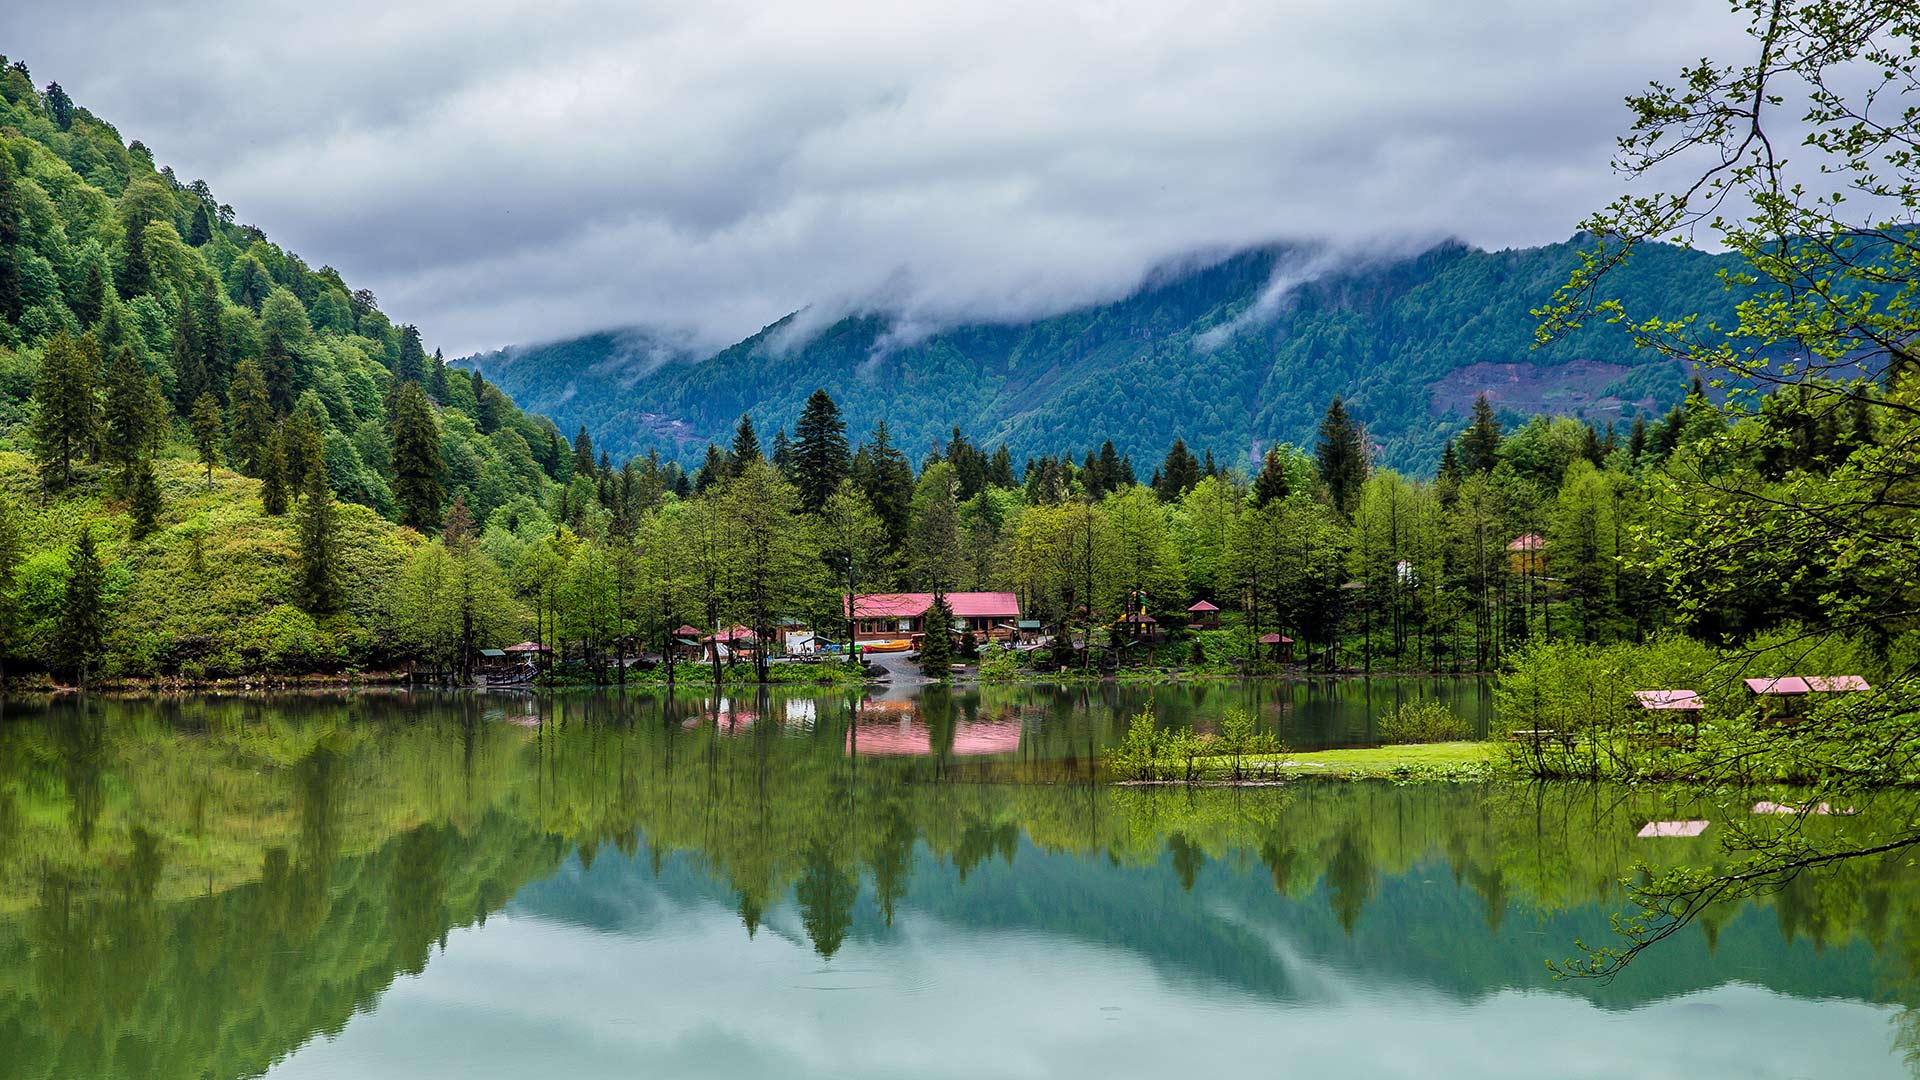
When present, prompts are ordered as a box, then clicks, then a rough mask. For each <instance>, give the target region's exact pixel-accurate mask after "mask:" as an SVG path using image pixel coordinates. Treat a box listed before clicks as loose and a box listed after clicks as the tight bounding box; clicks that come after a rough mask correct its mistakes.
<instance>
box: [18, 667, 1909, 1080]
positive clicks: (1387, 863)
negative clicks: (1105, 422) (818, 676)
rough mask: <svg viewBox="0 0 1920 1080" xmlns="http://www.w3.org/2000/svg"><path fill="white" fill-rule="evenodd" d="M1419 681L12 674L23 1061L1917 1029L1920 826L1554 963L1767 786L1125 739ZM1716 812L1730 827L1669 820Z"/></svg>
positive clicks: (1859, 1047)
mask: <svg viewBox="0 0 1920 1080" xmlns="http://www.w3.org/2000/svg"><path fill="white" fill-rule="evenodd" d="M1409 696H1413V697H1418V696H1440V697H1442V698H1443V699H1444V700H1447V701H1449V702H1450V703H1451V704H1453V705H1454V706H1455V707H1456V708H1458V709H1460V710H1462V711H1463V712H1464V713H1465V714H1466V715H1468V716H1470V717H1471V718H1473V719H1475V720H1476V722H1478V723H1482V724H1484V723H1485V721H1486V719H1487V715H1488V713H1487V710H1488V709H1489V708H1490V706H1489V705H1488V704H1487V701H1486V697H1485V694H1484V690H1483V689H1482V688H1481V687H1480V686H1479V685H1478V684H1476V683H1473V682H1471V681H1448V680H1408V681H1405V682H1401V683H1396V682H1395V681H1394V680H1382V679H1375V680H1371V682H1370V683H1368V684H1354V683H1312V684H1286V683H1258V684H1246V685H1219V686H1206V687H1200V688H1191V687H1189V688H1174V687H1165V686H1162V687H1153V688H1146V687H1115V686H1110V685H1109V686H1103V687H1075V688H1041V687H1018V688H1005V689H998V688H988V689H985V690H974V691H966V692H952V693H943V692H932V693H928V694H924V695H919V696H915V695H911V694H906V693H898V694H894V695H887V694H882V695H878V696H873V697H868V696H866V695H863V694H860V693H857V692H856V693H842V694H829V695H753V694H751V692H749V694H748V696H745V697H738V696H736V697H731V698H727V699H725V700H722V701H720V702H718V703H715V702H712V701H703V700H701V699H700V698H698V697H683V698H679V699H676V700H673V701H662V700H660V699H658V698H649V697H641V696H629V697H625V698H622V697H618V696H615V695H607V694H586V693H583V694H577V695H566V696H558V697H535V696H531V695H514V694H492V695H489V694H477V693H476V694H466V693H461V694H440V693H404V692H366V693H358V694H340V695H332V696H326V695H315V696H258V697H220V698H193V697H188V698H166V699H156V700H141V701H106V700H98V699H96V700H93V701H90V702H86V703H79V702H75V701H73V700H70V699H67V700H61V701H58V702H55V703H52V704H47V703H11V704H9V705H8V706H7V707H6V713H5V717H4V719H3V720H0V870H4V876H0V1075H4V1076H7V1077H34V1078H39V1077H49V1078H54V1077H57V1078H61V1080H71V1078H86V1077H129V1078H134V1077H138V1078H161V1080H173V1078H183V1080H184V1078H199V1077H215V1078H224V1077H239V1076H255V1075H266V1076H268V1077H275V1078H295V1077H300V1078H305V1077H315V1078H319V1077H326V1078H375V1077H381V1078H384V1077H394V1078H399V1077H409V1078H412V1077H461V1078H467V1077H523V1076H524V1077H544V1076H565V1077H568V1078H570V1080H576V1078H577V1080H587V1078H599V1077H616V1076H618V1077H630V1076H679V1077H748V1076H782V1077H789V1076H799V1077H947V1076H952V1077H1078V1076H1086V1077H1116V1076H1143V1077H1166V1076H1169V1075H1181V1074H1186V1073H1196V1074H1200V1075H1212V1074H1222V1073H1227V1072H1229V1071H1232V1072H1235V1073H1241V1072H1247V1073H1256V1074H1268V1073H1276V1074H1283V1075H1300V1076H1312V1077H1473V1078H1487V1077H1529V1078H1534V1077H1608V1078H1615V1077H1675V1078H1680V1077H1685V1078H1689V1080H1700V1078H1713V1077H1741V1078H1749V1077H1780V1078H1790V1077H1845V1078H1873V1077H1900V1076H1912V1075H1916V1073H1917V1072H1920V1011H1916V1009H1915V1005H1916V1004H1920V931H1916V928H1920V888H1915V887H1914V886H1915V884H1916V882H1915V880H1914V871H1912V870H1911V869H1908V868H1904V867H1899V866H1892V865H1882V866H1878V867H1873V868H1856V869H1855V870H1854V871H1850V872H1847V873H1841V874H1835V875H1831V876H1825V877H1818V878H1816V877H1811V876H1808V877H1803V878H1801V879H1799V880H1797V881H1796V882H1794V883H1793V885H1791V886H1790V887H1789V888H1788V889H1787V890H1785V891H1784V892H1782V893H1781V894H1779V895H1777V896H1775V897H1772V898H1769V899H1768V900H1766V901H1763V902H1758V903H1750V904H1745V905H1741V906H1739V907H1735V908H1731V909H1725V910H1716V911H1714V912H1712V913H1711V915H1710V917H1709V918H1707V919H1705V920H1703V921H1702V923H1701V924H1699V925H1697V926H1695V927H1692V928H1689V929H1688V930H1686V931H1684V932H1683V933H1681V934H1680V935H1678V936H1677V937H1675V938H1673V939H1670V940H1668V941H1666V942H1664V943H1662V944H1661V945H1659V946H1657V947H1655V948H1654V949H1653V950H1652V951H1650V952H1649V953H1647V954H1646V955H1645V956H1643V958H1642V959H1641V960H1640V961H1639V962H1637V963H1636V964H1635V965H1634V966H1633V967H1632V968H1630V969H1629V970H1628V971H1627V972H1626V973H1625V974H1623V975H1621V976H1620V977H1619V978H1617V979H1615V980H1613V981H1611V982H1606V983H1600V982H1593V981H1583V980H1574V981H1556V980H1555V979H1554V978H1553V977H1552V975H1551V973H1550V972H1549V970H1548V968H1547V962H1548V961H1550V960H1559V959H1564V958H1567V957H1569V956H1571V955H1574V953H1575V951H1576V949H1575V944H1574V943H1575V941H1576V940H1577V939H1585V940H1587V941H1588V942H1589V943H1598V942H1600V941H1602V940H1604V939H1605V937H1606V935H1607V925H1608V922H1607V920H1608V916H1609V914H1611V913H1612V912H1614V911H1616V910H1618V906H1619V903H1620V900H1621V896H1620V891H1619V887H1618V885H1617V884H1616V882H1617V880H1618V879H1619V878H1620V877H1621V876H1623V875H1625V874H1627V873H1628V872H1629V871H1630V869H1631V868H1632V866H1633V865H1634V864H1635V863H1636V862H1638V861H1651V862H1653V863H1656V864H1665V863H1670V862H1674V861H1685V860H1696V861H1704V860H1709V859H1712V858H1715V857H1716V854H1717V851H1718V848H1717V843H1716V835H1717V832H1718V830H1719V825H1718V823H1719V822H1721V821H1723V820H1728V819H1729V818H1730V817H1731V815H1737V814H1743V813H1745V809H1744V808H1745V805H1746V800H1739V799H1733V798H1731V797H1730V798H1729V800H1728V802H1727V803H1726V804H1716V805H1704V806H1703V805H1700V804H1695V803H1681V802H1678V801H1676V799H1677V797H1676V796H1674V795H1672V794H1670V793H1665V792H1660V791H1650V790H1646V789H1635V790H1626V789H1616V788H1607V787H1597V786H1585V785H1578V786H1577V785H1531V786H1493V785H1470V784H1460V785H1444V784H1413V785H1395V784H1390V783H1384V782H1331V781H1322V782H1302V783H1295V784H1292V785H1288V786H1285V787H1269V788H1255V789H1239V790H1229V789H1208V790H1197V791H1187V790H1180V789H1169V788H1161V789H1149V788H1127V787H1113V786H1107V785H1103V784H1098V783H1090V782H1088V781H1087V779H1086V777H1087V776H1088V775H1090V762H1091V760H1092V758H1093V756H1094V755H1095V754H1097V753H1098V751H1099V748H1100V747H1101V746H1103V745H1105V744H1106V743H1107V742H1109V741H1110V740H1111V739H1112V738H1113V737H1114V736H1115V733H1116V732H1117V731H1118V730H1121V729H1123V728H1124V719H1123V718H1124V717H1125V716H1126V715H1129V714H1130V713H1132V712H1136V711H1138V710H1139V709H1140V708H1141V707H1143V706H1144V705H1145V704H1146V703H1147V702H1148V701H1149V700H1151V702H1152V706H1153V708H1154V709H1155V710H1156V712H1158V713H1160V714H1161V715H1162V716H1163V717H1164V718H1169V719H1172V720H1173V721H1174V722H1180V723H1193V724H1195V725H1196V726H1200V727H1203V728H1204V727H1208V726H1210V725H1212V724H1214V723H1217V720H1218V718H1219V715H1220V714H1221V713H1222V712H1223V711H1224V710H1225V709H1227V708H1229V707H1232V708H1248V709H1253V710H1255V711H1256V712H1257V714H1258V715H1259V716H1261V718H1262V721H1263V723H1265V724H1266V725H1267V726H1269V727H1270V728H1271V729H1274V730H1277V731H1279V732H1280V733H1281V734H1282V735H1283V737H1284V738H1285V739H1286V740H1287V741H1288V743H1289V744H1290V745H1293V746H1296V747H1302V748H1305V747H1313V746H1326V745H1355V744H1364V743H1365V742H1367V741H1368V740H1369V739H1370V738H1371V723H1372V720H1373V718H1375V717H1377V715H1378V712H1379V710H1381V709H1383V708H1387V707H1391V703H1392V702H1393V701H1394V700H1395V699H1396V697H1398V698H1401V699H1404V698H1406V697H1409ZM1864 810H1865V813H1863V815H1862V816H1861V817H1860V819H1858V821H1859V824H1860V826H1861V827H1864V825H1865V823H1866V821H1867V820H1868V818H1869V817H1870V814H1871V808H1870V807H1869V808H1864ZM1679 817H1695V818H1705V819H1708V820H1710V821H1713V822H1715V824H1714V825H1712V826H1710V827H1709V828H1708V830H1707V832H1706V833H1705V834H1704V835H1702V836H1699V837H1694V838H1666V839H1640V838H1639V837H1638V836H1637V835H1636V833H1637V831H1638V830H1639V828H1640V826H1641V825H1643V824H1645V823H1646V822H1648V821H1652V820H1662V819H1669V818H1679ZM1833 827H1855V824H1854V823H1851V822H1845V823H1843V822H1836V823H1834V825H1833Z"/></svg>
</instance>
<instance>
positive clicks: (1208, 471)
mask: <svg viewBox="0 0 1920 1080" xmlns="http://www.w3.org/2000/svg"><path fill="white" fill-rule="evenodd" d="M1200 475H1201V476H1202V477H1207V476H1219V475H1220V466H1219V465H1217V464H1215V463H1214V460H1213V448H1212V447H1208V448H1207V454H1206V460H1204V461H1203V462H1201V464H1200Z"/></svg>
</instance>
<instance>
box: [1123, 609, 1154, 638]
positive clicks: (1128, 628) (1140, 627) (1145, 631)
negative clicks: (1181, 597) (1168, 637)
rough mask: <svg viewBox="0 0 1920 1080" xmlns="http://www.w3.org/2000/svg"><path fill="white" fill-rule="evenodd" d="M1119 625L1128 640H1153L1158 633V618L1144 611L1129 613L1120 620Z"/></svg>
mask: <svg viewBox="0 0 1920 1080" xmlns="http://www.w3.org/2000/svg"><path fill="white" fill-rule="evenodd" d="M1120 627H1121V629H1122V631H1123V632H1124V633H1125V634H1126V637H1127V640H1129V641H1153V640H1154V639H1155V638H1157V637H1158V636H1159V634H1160V620H1158V619H1156V618H1154V617H1153V616H1151V615H1149V614H1147V613H1146V612H1144V611H1135V612H1131V613H1129V614H1128V615H1127V616H1126V617H1125V618H1122V619H1121V620H1120Z"/></svg>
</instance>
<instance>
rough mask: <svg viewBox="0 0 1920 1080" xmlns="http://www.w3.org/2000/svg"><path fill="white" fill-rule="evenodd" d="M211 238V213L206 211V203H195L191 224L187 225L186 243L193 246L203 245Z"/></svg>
mask: <svg viewBox="0 0 1920 1080" xmlns="http://www.w3.org/2000/svg"><path fill="white" fill-rule="evenodd" d="M212 239H213V215H212V214H209V213H208V212H207V204H206V203H204V202H201V203H195V204H194V207H193V224H191V225H189V226H187V243H189V244H192V245H193V246H194V247H203V246H205V245H206V243H207V241H209V240H212Z"/></svg>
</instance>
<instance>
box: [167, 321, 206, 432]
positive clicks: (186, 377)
mask: <svg viewBox="0 0 1920 1080" xmlns="http://www.w3.org/2000/svg"><path fill="white" fill-rule="evenodd" d="M173 371H174V375H175V377H176V381H175V383H174V399H173V400H174V403H175V404H176V405H177V406H179V409H180V412H181V413H182V414H186V413H190V412H191V411H192V410H193V406H194V403H195V402H197V401H199V400H200V395H201V394H204V393H206V392H207V390H208V384H207V367H206V363H205V362H204V361H203V360H202V359H201V356H200V328H199V326H198V325H197V324H196V323H195V321H194V318H193V305H192V304H190V303H188V302H187V298H186V297H185V296H184V295H182V296H181V297H180V310H179V311H177V312H175V313H174V316H173Z"/></svg>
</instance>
